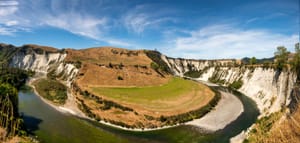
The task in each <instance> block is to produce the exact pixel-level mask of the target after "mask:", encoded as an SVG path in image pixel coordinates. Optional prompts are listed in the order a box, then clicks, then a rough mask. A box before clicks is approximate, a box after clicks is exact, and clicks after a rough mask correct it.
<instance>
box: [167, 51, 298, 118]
mask: <svg viewBox="0 0 300 143" xmlns="http://www.w3.org/2000/svg"><path fill="white" fill-rule="evenodd" d="M162 59H163V60H164V61H165V62H166V63H167V64H168V66H169V68H170V69H171V70H172V71H173V73H174V74H175V75H178V76H184V73H185V72H187V71H190V70H195V71H202V74H201V76H200V77H199V78H197V79H198V80H203V81H211V80H213V81H215V82H217V83H219V84H221V85H224V86H229V85H231V84H233V83H234V82H237V81H239V82H241V83H242V84H241V87H240V88H239V89H238V90H239V91H240V92H242V93H244V94H245V95H246V96H248V97H250V98H251V99H253V100H254V101H255V102H256V104H257V106H258V108H259V110H260V112H261V116H264V115H267V114H269V113H273V112H276V111H279V110H280V109H282V107H284V106H287V105H288V104H289V103H290V101H291V97H290V95H291V92H292V88H293V87H294V84H295V82H296V74H295V73H293V72H291V71H281V72H280V71H278V70H275V69H273V68H263V67H255V68H254V67H252V68H250V67H244V66H243V67H235V66H232V65H234V64H236V63H234V62H236V61H233V60H199V61H197V60H186V59H174V58H168V57H166V56H162Z"/></svg>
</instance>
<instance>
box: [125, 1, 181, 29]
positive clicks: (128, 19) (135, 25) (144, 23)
mask: <svg viewBox="0 0 300 143" xmlns="http://www.w3.org/2000/svg"><path fill="white" fill-rule="evenodd" d="M150 7H151V10H153V7H152V6H146V5H139V6H137V7H136V8H135V9H133V10H130V11H128V12H127V13H126V14H125V15H124V16H123V18H122V19H123V23H124V25H125V27H126V28H127V30H129V31H133V32H135V33H137V34H141V33H142V32H144V30H145V29H146V28H154V27H158V26H159V25H160V24H162V23H165V22H169V21H172V22H174V21H176V20H175V19H174V18H171V17H167V16H163V15H162V14H160V13H157V12H154V11H149V8H150ZM150 12H152V13H150Z"/></svg>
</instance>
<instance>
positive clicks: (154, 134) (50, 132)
mask: <svg viewBox="0 0 300 143" xmlns="http://www.w3.org/2000/svg"><path fill="white" fill-rule="evenodd" d="M219 90H226V91H227V92H232V93H234V95H236V96H237V97H238V98H239V99H240V100H241V101H242V103H243V106H244V112H243V113H242V114H241V115H240V116H239V117H238V118H237V119H236V120H235V121H234V122H232V123H231V124H229V125H227V126H226V127H225V128H224V129H222V130H220V131H217V132H215V133H205V132H203V130H201V129H199V128H197V127H194V126H188V125H181V126H178V127H173V128H168V129H162V130H157V131H145V132H135V131H124V130H121V129H117V128H113V127H110V126H107V125H103V124H100V123H97V122H94V121H90V120H86V119H81V118H78V117H75V116H72V115H69V114H65V113H61V112H59V111H57V110H55V109H54V108H52V107H51V106H49V105H48V104H46V103H44V102H43V101H42V100H41V99H40V98H39V97H38V96H37V95H35V93H34V92H32V91H21V92H19V109H20V113H21V114H22V115H23V118H24V122H25V126H26V128H27V129H28V131H29V132H30V134H32V135H34V136H36V137H37V139H38V140H40V141H41V142H42V143H114V142H116V143H122V142H129V143H141V142H143V143H156V142H158V143H160V142H162V143H164V142H168V143H169V142H170V143H202V142H205V143H207V142H209V143H223V142H224V143H226V142H229V139H230V138H231V137H233V136H235V135H237V134H238V133H240V132H241V131H243V130H245V129H247V128H248V127H250V126H251V124H253V123H254V122H255V120H256V118H257V116H258V114H259V112H258V110H257V108H256V105H255V103H254V102H253V101H252V100H251V99H249V98H248V97H246V96H244V95H242V94H240V93H238V92H235V91H231V90H229V89H227V88H221V89H219Z"/></svg>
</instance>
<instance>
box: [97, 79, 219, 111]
mask: <svg viewBox="0 0 300 143" xmlns="http://www.w3.org/2000/svg"><path fill="white" fill-rule="evenodd" d="M204 90H208V88H207V87H206V86H204V85H202V84H199V83H197V82H194V81H190V80H185V79H182V78H178V77H174V78H172V79H170V81H169V82H168V83H167V84H164V85H160V86H150V87H92V91H93V92H94V93H96V94H97V95H101V96H104V97H107V98H109V99H113V100H117V101H119V102H123V103H133V104H136V105H142V106H143V107H148V108H152V109H154V108H157V109H164V108H165V109H167V108H173V107H174V106H178V105H180V106H181V107H182V106H184V105H186V106H196V105H199V104H200V103H201V102H206V101H207V100H208V99H211V98H212V96H213V94H212V92H211V93H207V92H203V91H204ZM210 97H211V98H210ZM184 99H190V100H188V101H187V102H184V101H185V100H184Z"/></svg>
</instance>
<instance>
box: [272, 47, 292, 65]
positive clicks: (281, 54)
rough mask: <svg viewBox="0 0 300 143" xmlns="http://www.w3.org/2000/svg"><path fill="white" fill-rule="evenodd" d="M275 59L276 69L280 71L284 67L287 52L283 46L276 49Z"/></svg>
mask: <svg viewBox="0 0 300 143" xmlns="http://www.w3.org/2000/svg"><path fill="white" fill-rule="evenodd" d="M274 55H275V59H276V62H275V64H276V68H277V69H278V70H282V69H284V68H285V67H286V64H287V61H288V56H289V52H288V51H287V49H286V48H285V47H284V46H279V47H277V51H276V52H275V53H274Z"/></svg>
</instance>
